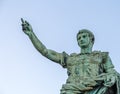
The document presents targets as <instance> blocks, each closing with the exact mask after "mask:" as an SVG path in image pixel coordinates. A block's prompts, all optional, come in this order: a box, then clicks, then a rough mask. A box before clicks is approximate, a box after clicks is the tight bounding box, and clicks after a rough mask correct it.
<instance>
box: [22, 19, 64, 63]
mask: <svg viewBox="0 0 120 94" xmlns="http://www.w3.org/2000/svg"><path fill="white" fill-rule="evenodd" d="M21 21H22V30H23V32H24V33H25V34H26V35H28V36H29V38H30V40H31V41H32V43H33V45H34V47H35V48H36V49H37V50H38V51H39V52H40V53H41V54H42V55H43V56H45V57H47V58H48V59H50V60H52V61H54V62H57V63H60V64H61V65H64V64H62V63H63V62H64V60H63V59H64V54H63V53H57V52H55V51H53V50H49V49H47V48H46V47H45V46H44V45H43V44H42V42H41V41H40V40H39V39H38V38H37V36H36V35H35V34H34V32H33V29H32V26H31V25H30V24H29V23H28V22H27V21H24V20H23V19H22V18H21Z"/></svg>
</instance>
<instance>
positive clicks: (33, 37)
mask: <svg viewBox="0 0 120 94" xmlns="http://www.w3.org/2000/svg"><path fill="white" fill-rule="evenodd" d="M28 36H29V38H30V40H31V42H32V44H33V45H34V47H35V48H36V49H37V50H38V51H39V52H40V53H41V54H42V55H44V56H45V55H46V54H47V49H46V47H45V46H44V45H43V44H42V42H41V41H40V40H39V39H38V38H37V36H36V35H35V34H34V32H31V33H30V34H29V35H28Z"/></svg>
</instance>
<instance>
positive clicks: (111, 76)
mask: <svg viewBox="0 0 120 94" xmlns="http://www.w3.org/2000/svg"><path fill="white" fill-rule="evenodd" d="M104 69H105V73H106V79H105V81H104V85H105V86H107V87H111V86H113V85H114V84H115V81H116V71H115V69H114V65H113V64H112V61H111V59H110V57H109V56H108V55H107V57H106V60H105V62H104Z"/></svg>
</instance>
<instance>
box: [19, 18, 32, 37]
mask: <svg viewBox="0 0 120 94" xmlns="http://www.w3.org/2000/svg"><path fill="white" fill-rule="evenodd" d="M21 22H22V30H23V32H24V33H25V34H27V35H29V34H30V33H31V32H33V30H32V26H31V25H30V24H29V23H28V22H27V21H25V20H23V18H21Z"/></svg>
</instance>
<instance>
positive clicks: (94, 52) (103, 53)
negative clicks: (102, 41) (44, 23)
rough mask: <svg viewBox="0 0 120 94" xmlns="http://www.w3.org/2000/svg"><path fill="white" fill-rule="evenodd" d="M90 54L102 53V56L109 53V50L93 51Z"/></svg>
mask: <svg viewBox="0 0 120 94" xmlns="http://www.w3.org/2000/svg"><path fill="white" fill-rule="evenodd" d="M92 54H99V55H102V56H106V55H108V54H109V52H102V51H93V52H92Z"/></svg>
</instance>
